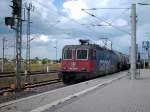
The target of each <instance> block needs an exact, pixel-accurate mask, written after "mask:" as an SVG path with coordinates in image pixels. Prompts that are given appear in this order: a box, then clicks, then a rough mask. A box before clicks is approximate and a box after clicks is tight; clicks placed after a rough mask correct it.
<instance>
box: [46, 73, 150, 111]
mask: <svg viewBox="0 0 150 112" xmlns="http://www.w3.org/2000/svg"><path fill="white" fill-rule="evenodd" d="M45 112H50V109H49V110H47V111H45ZM55 112H150V70H141V78H140V79H139V80H129V79H128V78H127V77H125V78H123V79H121V80H118V81H115V82H113V83H111V84H109V85H107V86H105V87H103V88H100V89H96V90H95V91H93V92H90V93H89V94H86V95H83V96H82V97H80V98H78V99H76V100H75V101H72V102H69V103H66V104H64V105H63V106H61V107H59V108H57V109H55Z"/></svg>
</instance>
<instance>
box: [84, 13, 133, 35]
mask: <svg viewBox="0 0 150 112" xmlns="http://www.w3.org/2000/svg"><path fill="white" fill-rule="evenodd" d="M83 11H84V12H85V13H87V14H88V15H90V16H92V17H94V18H96V19H98V20H100V21H103V22H104V23H106V24H108V25H109V26H111V27H113V28H115V29H117V30H119V31H121V32H124V33H126V34H128V35H131V33H130V32H127V31H125V30H122V29H120V28H118V27H117V26H114V25H113V24H111V23H109V22H107V21H105V20H104V19H101V18H99V17H97V16H95V15H94V14H92V13H89V12H87V11H86V10H83Z"/></svg>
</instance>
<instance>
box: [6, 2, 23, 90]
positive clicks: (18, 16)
mask: <svg viewBox="0 0 150 112" xmlns="http://www.w3.org/2000/svg"><path fill="white" fill-rule="evenodd" d="M10 7H11V8H12V17H5V24H6V25H7V26H11V28H12V29H14V30H15V31H16V89H17V90H20V89H21V78H20V72H21V48H22V0H12V5H11V6H10Z"/></svg>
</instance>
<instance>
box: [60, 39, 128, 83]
mask: <svg viewBox="0 0 150 112" xmlns="http://www.w3.org/2000/svg"><path fill="white" fill-rule="evenodd" d="M80 43H81V44H79V45H66V46H65V47H64V48H63V51H62V60H61V71H60V73H59V78H60V79H62V81H63V82H64V83H65V84H67V83H70V82H74V81H77V80H80V79H89V78H93V77H97V76H101V75H106V74H111V73H115V72H119V71H121V70H125V69H128V68H129V57H128V56H127V55H125V54H122V53H120V52H117V51H114V50H109V49H106V48H104V47H100V46H99V45H96V44H90V43H89V41H88V40H80Z"/></svg>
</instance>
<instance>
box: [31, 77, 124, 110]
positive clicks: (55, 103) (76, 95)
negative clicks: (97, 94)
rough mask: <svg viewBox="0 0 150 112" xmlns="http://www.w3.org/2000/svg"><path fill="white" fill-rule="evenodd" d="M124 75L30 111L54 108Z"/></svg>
mask: <svg viewBox="0 0 150 112" xmlns="http://www.w3.org/2000/svg"><path fill="white" fill-rule="evenodd" d="M124 76H126V75H122V76H119V77H117V78H113V79H111V80H108V81H104V82H103V83H101V84H98V85H96V86H94V87H91V88H88V89H86V90H83V91H81V92H78V93H75V94H73V95H70V96H68V97H65V98H62V99H59V100H56V101H54V102H52V103H49V104H47V105H44V106H41V107H38V108H36V109H34V110H31V111H30V112H43V111H45V110H47V109H50V108H52V107H53V106H56V105H59V104H61V103H63V102H66V101H67V100H71V99H72V98H74V97H79V96H81V95H83V94H85V93H87V92H90V91H93V90H95V89H96V88H98V87H100V86H102V85H105V84H109V83H112V82H113V81H115V80H119V79H121V78H123V77H124Z"/></svg>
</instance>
